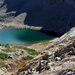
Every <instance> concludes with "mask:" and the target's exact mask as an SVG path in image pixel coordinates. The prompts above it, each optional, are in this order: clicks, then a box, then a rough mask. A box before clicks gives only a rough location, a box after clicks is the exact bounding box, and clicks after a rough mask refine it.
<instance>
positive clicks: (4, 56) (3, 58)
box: [0, 53, 8, 60]
mask: <svg viewBox="0 0 75 75" xmlns="http://www.w3.org/2000/svg"><path fill="white" fill-rule="evenodd" d="M7 57H8V55H7V54H5V53H0V58H1V59H2V60H7Z"/></svg>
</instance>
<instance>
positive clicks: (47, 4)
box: [0, 0, 74, 33]
mask: <svg viewBox="0 0 75 75" xmlns="http://www.w3.org/2000/svg"><path fill="white" fill-rule="evenodd" d="M73 11H74V8H73V6H71V5H68V4H67V3H66V2H65V1H62V0H54V1H53V2H51V0H0V26H1V27H5V26H8V27H9V26H10V27H16V28H30V29H38V30H40V29H41V30H49V31H54V32H58V33H65V32H66V31H68V30H69V29H70V28H71V27H73V26H74V24H71V25H70V26H69V27H68V28H67V26H66V25H67V23H68V20H69V17H70V15H71V14H72V12H73Z"/></svg>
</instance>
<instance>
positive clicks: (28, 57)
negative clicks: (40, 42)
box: [22, 56, 33, 60]
mask: <svg viewBox="0 0 75 75" xmlns="http://www.w3.org/2000/svg"><path fill="white" fill-rule="evenodd" d="M22 59H23V60H31V59H33V57H31V56H27V57H22Z"/></svg>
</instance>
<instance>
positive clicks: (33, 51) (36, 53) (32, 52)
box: [14, 46, 40, 55]
mask: <svg viewBox="0 0 75 75" xmlns="http://www.w3.org/2000/svg"><path fill="white" fill-rule="evenodd" d="M14 48H18V49H24V50H26V51H27V52H28V54H30V55H38V54H40V52H37V51H35V50H34V49H29V48H26V47H23V46H14Z"/></svg>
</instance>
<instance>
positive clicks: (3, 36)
mask: <svg viewBox="0 0 75 75" xmlns="http://www.w3.org/2000/svg"><path fill="white" fill-rule="evenodd" d="M52 39H54V37H53V36H50V35H47V34H45V33H43V32H41V31H37V30H31V29H14V28H3V29H1V30H0V44H26V43H27V44H29V43H38V42H45V41H49V40H52Z"/></svg>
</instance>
